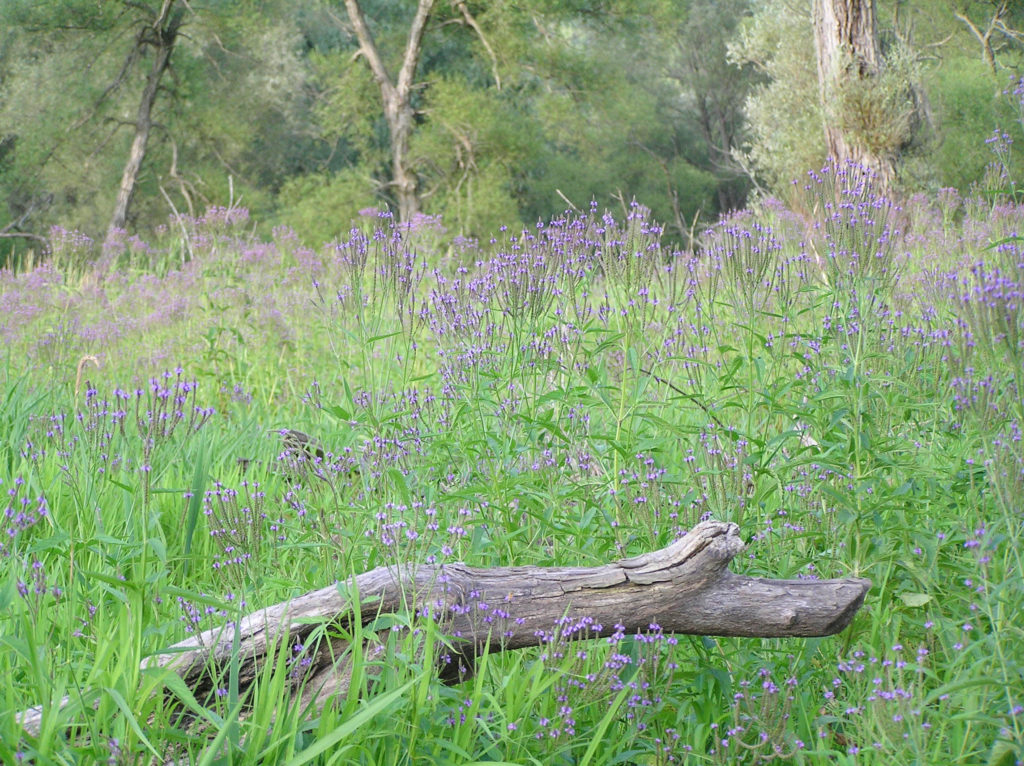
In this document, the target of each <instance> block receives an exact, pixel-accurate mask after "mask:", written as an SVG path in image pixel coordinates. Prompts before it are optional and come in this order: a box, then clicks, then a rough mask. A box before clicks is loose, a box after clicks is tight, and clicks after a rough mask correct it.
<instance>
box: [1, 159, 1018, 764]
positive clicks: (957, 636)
mask: <svg viewBox="0 0 1024 766" xmlns="http://www.w3.org/2000/svg"><path fill="white" fill-rule="evenodd" d="M795 191H796V192H797V193H795V194H794V199H796V198H799V199H801V200H803V202H802V203H801V204H800V205H797V207H798V208H799V210H793V209H790V208H789V207H786V206H784V205H783V204H781V203H779V202H774V201H771V200H769V201H765V202H762V203H760V204H758V205H756V206H754V207H752V208H751V209H749V210H747V211H744V212H741V213H737V214H734V215H732V216H731V217H729V218H727V219H724V220H722V221H721V222H719V223H718V224H716V225H715V226H713V227H711V228H710V229H709V230H708V231H707V232H706V233H705V234H704V235H703V237H702V238H701V240H700V243H701V246H700V247H699V248H697V249H696V250H695V251H692V252H691V251H678V250H674V249H673V248H671V247H670V246H668V245H666V244H665V243H664V241H663V239H664V238H663V236H662V232H661V230H660V229H659V227H658V226H657V225H656V224H655V223H654V222H652V221H651V220H649V218H648V216H647V213H646V211H645V209H644V208H643V207H642V206H639V205H636V204H634V205H633V206H631V207H628V208H626V209H624V210H620V211H616V212H615V213H608V212H604V211H601V210H598V209H597V208H596V207H594V208H593V209H591V210H589V211H573V212H569V213H566V215H565V216H563V217H561V218H558V219H555V220H552V221H549V222H545V223H543V224H537V225H536V226H535V227H532V228H529V229H527V230H519V229H518V228H516V229H508V230H502V231H499V232H496V233H495V235H494V237H493V238H492V239H490V241H482V242H477V241H469V240H461V239H458V238H455V239H454V240H453V239H452V238H450V237H449V236H447V234H446V233H445V232H444V230H443V228H442V227H441V224H440V223H439V222H438V221H437V220H434V219H430V218H424V219H422V220H419V221H417V222H416V223H414V224H413V225H411V226H399V225H397V224H395V223H394V222H393V221H392V219H391V218H390V216H389V215H387V214H386V213H372V214H371V213H370V211H366V214H364V215H363V216H362V217H361V219H360V222H359V224H358V225H357V226H355V227H354V228H353V229H352V231H351V232H350V234H349V236H347V237H345V238H343V239H341V240H339V241H337V242H334V243H332V244H330V245H325V246H324V247H322V248H320V249H318V250H314V249H310V248H307V247H304V246H302V245H301V243H300V241H299V239H298V237H297V236H296V235H295V233H294V232H292V231H290V230H287V229H281V230H276V231H275V232H274V235H273V237H272V238H270V239H268V240H263V239H260V238H259V237H257V236H256V235H255V234H254V233H253V231H254V228H253V226H252V222H251V221H249V218H248V214H247V213H246V211H245V210H244V209H242V208H239V207H234V206H233V207H229V208H219V209H211V210H208V211H207V213H206V214H205V215H204V216H203V217H201V218H199V219H188V218H176V219H174V220H172V221H171V222H170V223H169V224H168V227H167V228H166V230H164V231H163V232H161V233H160V237H159V238H158V239H157V240H156V241H154V242H152V243H147V242H144V241H142V240H140V239H138V238H133V237H124V238H122V239H120V240H118V241H114V242H109V243H107V244H106V245H103V246H101V245H99V244H97V243H94V242H92V241H90V240H89V239H88V238H86V237H84V236H82V235H80V234H78V233H75V232H64V231H60V232H55V233H54V240H55V243H56V244H55V247H54V249H53V252H52V254H51V255H50V257H49V258H48V259H47V260H46V261H45V262H40V263H35V264H23V265H22V267H21V268H18V269H16V270H13V271H12V270H9V271H4V272H0V337H2V340H3V349H4V351H3V359H2V361H0V398H2V407H0V491H2V492H3V493H4V494H3V497H4V502H5V505H6V511H5V515H4V519H3V525H4V528H3V532H4V534H3V536H2V539H0V648H2V651H0V676H2V677H3V678H4V679H5V683H4V685H3V688H2V691H0V761H2V762H3V763H19V762H24V763H36V764H49V763H60V764H71V763H76V764H77V763H111V764H129V763H130V764H134V763H165V762H179V763H202V764H228V763H232V764H247V763H253V764H255V763H264V764H271V763H273V764H276V763H287V764H302V763H320V764H340V763H367V764H399V763H403V764H404V763H502V762H504V763H536V764H617V763H621V764H668V763H678V764H684V763H685V764H703V763H767V762H770V761H778V762H784V763H796V764H817V763H834V764H874V763H877V764H935V763H945V764H977V763H989V764H1000V765H1002V764H1012V763H1020V762H1021V761H1022V760H1024V679H1022V671H1024V635H1022V629H1021V619H1020V616H1019V615H1020V614H1021V612H1022V611H1024V580H1022V574H1021V573H1022V568H1021V543H1022V541H1024V529H1022V520H1024V515H1022V510H1024V509H1022V505H1021V503H1022V497H1024V443H1022V440H1021V428H1022V424H1024V402H1022V394H1021V390H1022V383H1024V380H1022V378H1024V367H1022V362H1024V312H1022V311H1021V309H1020V304H1021V297H1022V288H1024V239H1022V238H1021V237H1020V236H1019V235H1020V234H1021V232H1022V231H1024V206H1022V205H1021V204H1019V203H1018V201H1017V200H1016V199H1014V197H1013V196H1012V195H994V196H993V195H988V196H983V195H978V196H970V197H963V196H961V195H959V194H957V193H956V192H954V191H950V190H947V191H943V192H941V193H939V194H938V195H936V196H933V197H915V198H913V199H910V200H908V201H906V202H904V203H902V204H901V205H895V204H893V203H892V202H891V201H889V200H888V199H886V198H884V197H881V196H879V195H877V194H876V193H875V192H874V190H873V188H872V185H871V183H870V179H869V178H866V177H865V176H864V175H863V174H861V173H858V172H855V171H854V170H853V169H850V168H842V169H838V170H837V169H830V168H825V169H823V170H822V171H821V172H817V173H810V174H808V176H807V177H806V178H805V179H804V180H803V181H801V182H800V183H799V184H798V185H797V187H796V190H795ZM283 429H294V430H298V431H301V432H303V433H306V434H309V435H310V436H312V437H314V438H315V439H316V440H318V442H319V443H320V444H321V445H323V449H322V452H323V455H315V456H314V455H312V454H311V455H310V456H309V457H310V460H309V463H308V464H306V465H303V466H300V468H301V472H300V473H299V474H298V475H297V474H296V472H295V465H294V463H295V458H296V452H295V451H294V450H291V451H289V450H288V449H284V448H283V447H282V440H281V436H280V434H281V432H282V430H283ZM708 518H713V519H718V520H722V521H732V522H735V523H736V524H738V525H739V526H740V529H741V531H742V534H743V537H744V539H745V540H746V541H747V543H748V545H747V549H746V551H745V552H744V553H743V554H742V555H741V556H740V557H739V558H738V559H737V560H736V561H735V562H734V563H733V567H732V568H733V570H734V571H736V572H738V573H742V574H748V575H756V576H765V577H778V578H830V577H846V576H856V577H867V578H870V579H871V580H872V583H873V585H872V588H871V591H870V592H869V594H868V596H867V599H866V600H865V603H864V606H863V608H862V609H861V611H860V612H859V613H858V615H857V616H856V618H855V619H854V622H853V624H852V625H851V626H850V628H849V629H847V630H846V631H844V632H843V633H841V634H840V635H837V636H834V637H829V638H816V639H797V638H790V639H750V638H742V639H741V638H716V637H708V636H684V635H678V636H677V635H669V634H665V633H663V632H662V631H661V630H660V629H659V627H658V626H657V625H655V624H652V625H651V627H650V630H648V631H645V632H643V633H640V634H636V635H629V634H624V633H622V632H621V631H616V632H615V633H614V634H613V635H610V636H607V635H604V636H602V637H600V638H593V639H591V640H584V641H574V642H569V641H568V640H565V637H564V636H563V635H562V634H561V633H560V632H559V626H557V625H553V626H552V630H551V631H550V632H549V633H547V634H545V635H542V636H539V637H538V646H537V647H536V648H535V649H528V650H522V651H513V652H502V653H491V654H488V655H486V656H484V657H482V658H480V660H479V663H478V666H477V668H476V673H475V675H473V677H472V678H470V679H469V680H466V681H464V682H462V683H456V684H452V685H446V684H444V683H442V682H441V681H440V680H438V678H437V674H436V670H435V666H436V660H437V657H438V656H440V655H442V654H443V653H444V652H445V645H446V644H445V641H446V637H445V633H444V627H445V626H444V620H443V619H436V618H431V617H428V616H424V615H423V614H422V613H421V612H419V611H417V609H416V608H415V605H411V606H410V609H409V610H408V611H407V612H405V613H399V614H396V615H382V616H381V617H380V618H378V620H377V621H376V622H374V623H372V624H371V625H370V626H368V628H367V629H366V630H367V634H369V633H370V632H373V633H376V634H377V635H378V636H379V637H380V638H379V640H380V642H381V644H380V645H381V646H382V647H383V648H382V651H381V652H378V653H376V654H373V653H369V652H367V653H363V654H361V653H360V652H359V651H354V652H353V656H352V657H350V658H349V659H350V661H351V662H352V663H353V683H352V685H351V687H350V691H349V692H348V693H347V694H346V695H344V696H343V697H341V698H338V699H335V700H333V701H332V702H331V704H329V705H327V706H325V707H323V708H322V709H320V708H312V707H304V706H303V705H301V704H298V703H297V702H296V701H295V699H294V698H293V697H292V696H291V694H290V689H291V688H292V687H293V686H294V685H301V681H302V666H303V651H304V649H303V647H302V646H299V645H296V646H285V647H279V648H278V652H277V655H276V660H275V661H274V662H272V663H270V664H269V665H268V667H267V668H266V669H265V670H264V672H263V673H262V674H261V675H260V677H259V678H258V679H257V680H256V683H255V684H254V685H253V686H252V687H251V688H249V689H248V690H247V691H244V692H243V691H240V690H239V689H240V687H239V683H238V679H237V677H236V675H237V665H235V666H233V667H235V672H232V671H231V669H230V668H229V671H228V672H227V673H226V674H225V676H224V678H223V679H222V686H220V687H219V688H218V689H217V690H216V693H215V694H213V695H211V696H210V697H209V698H206V697H196V696H193V695H192V693H191V691H190V690H188V689H187V688H184V686H183V685H182V684H181V683H180V682H176V680H175V678H176V677H173V676H172V675H170V674H167V673H162V672H160V671H156V670H152V669H147V670H140V663H141V662H142V661H143V660H144V659H145V658H146V657H149V656H151V655H154V654H157V653H160V652H161V651H163V650H165V649H166V648H167V647H168V646H170V645H172V644H174V643H175V642H177V641H180V640H182V639H183V638H186V637H187V636H189V635H194V634H196V633H197V632H198V631H201V630H204V629H206V628H209V627H213V626H216V625H222V624H230V622H231V621H232V620H234V619H237V618H238V617H239V616H240V615H242V614H245V613H247V612H249V611H252V610H253V609H256V608H257V607H260V606H263V605H269V604H276V603H278V602H281V601H284V600H286V599H288V598H289V597H293V596H295V595H298V594H301V593H304V592H306V591H309V590H313V589H316V588H322V587H324V586H328V585H330V584H332V583H334V582H338V581H341V580H345V579H346V578H348V577H349V576H351V575H353V574H357V573H360V572H364V571H366V570H368V569H371V568H373V567H377V566H382V565H388V564H394V563H399V562H402V563H409V562H411V563H429V564H444V563H446V562H454V561H462V562H466V563H468V564H471V565H474V566H499V565H524V564H537V565H587V566H592V565H597V564H603V563H605V562H608V561H612V560H616V559H618V558H621V557H624V556H633V555H637V554H640V553H644V552H647V551H652V550H655V549H657V548H660V547H662V546H664V545H666V544H668V543H670V542H672V541H673V540H676V539H678V538H679V537H681V536H683V535H684V534H685V533H686V531H687V530H688V529H690V528H692V527H693V526H694V525H695V524H697V523H698V522H699V521H700V520H702V519H708ZM574 638H579V636H574ZM65 697H66V698H67V699H68V701H69V702H68V704H60V703H61V700H63V699H64V698H65ZM34 706H41V711H42V724H41V728H40V731H39V732H38V734H30V733H26V732H24V731H22V729H21V728H20V726H19V725H18V719H17V713H18V712H19V711H23V710H26V709H28V708H31V707H34ZM183 709H185V710H188V711H189V719H188V723H187V724H186V723H184V722H183V718H182V715H181V711H182V710H183Z"/></svg>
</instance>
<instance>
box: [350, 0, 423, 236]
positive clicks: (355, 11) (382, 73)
mask: <svg viewBox="0 0 1024 766" xmlns="http://www.w3.org/2000/svg"><path fill="white" fill-rule="evenodd" d="M433 5H434V0H419V2H418V4H417V7H416V15H415V16H414V17H413V20H412V25H411V26H410V28H409V39H408V41H407V42H406V46H405V55H404V56H403V58H402V66H401V69H399V72H398V79H397V80H396V81H392V79H391V76H390V75H389V74H388V72H387V69H386V68H385V66H384V61H383V59H382V58H381V56H380V51H379V50H378V49H377V44H376V43H375V42H374V40H373V35H372V34H371V33H370V28H369V26H368V25H367V23H366V17H365V16H364V15H363V9H362V8H361V7H360V6H359V0H345V10H346V11H348V17H349V20H350V21H351V22H352V26H353V28H354V29H355V33H356V39H357V40H358V41H359V52H360V53H361V54H362V56H363V57H364V58H365V59H366V63H367V65H368V66H369V67H370V71H371V72H372V73H373V79H374V80H376V82H377V85H378V86H379V87H380V96H381V102H382V103H383V105H384V118H385V119H386V120H387V123H388V132H389V133H390V141H391V186H392V187H394V194H395V201H396V202H398V220H399V221H400V222H402V223H408V222H409V221H411V220H412V219H413V217H415V216H416V215H417V214H418V213H419V212H420V197H419V189H418V185H419V184H418V179H417V177H416V171H414V170H413V169H412V166H411V164H410V162H409V139H410V138H411V137H412V130H413V126H414V121H413V118H414V113H413V108H412V87H413V82H414V80H415V78H416V67H417V66H418V65H419V61H420V56H421V54H422V51H423V32H424V31H425V30H426V27H427V20H428V19H429V18H430V12H431V10H432V8H433Z"/></svg>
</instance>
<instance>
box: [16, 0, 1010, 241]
mask: <svg viewBox="0 0 1024 766" xmlns="http://www.w3.org/2000/svg"><path fill="white" fill-rule="evenodd" d="M827 5H829V3H828V2H826V1H825V0H817V6H815V3H812V2H811V1H810V0H728V1H727V2H712V0H641V1H640V2H627V1H626V0H600V1H599V2H588V3H582V2H579V1H578V0H559V1H558V2H540V0H527V1H526V2H517V3H485V2H481V1H480V0H476V1H474V0H448V1H447V2H435V1H428V0H418V1H414V0H405V1H404V2H390V1H387V2H386V1H385V0H295V2H287V3H286V2H281V0H265V1H264V2H260V3H252V2H242V1H241V0H190V1H189V2H183V1H182V0H152V2H149V3H145V2H128V0H123V1H121V0H119V1H117V2H109V3H96V2H92V1H91V0H60V1H59V2H53V3H45V4H40V3H34V2H30V0H9V2H5V3H4V4H3V6H2V8H0V201H2V204H0V235H2V237H0V253H5V254H6V253H8V252H9V251H10V249H11V248H12V247H23V246H24V245H26V244H27V245H28V246H32V247H38V246H39V243H40V242H42V241H44V240H45V239H46V237H48V236H49V230H50V227H51V226H52V225H55V224H59V225H61V226H64V227H66V228H73V229H78V230H80V231H82V232H84V233H85V234H87V235H89V236H91V237H94V238H101V237H103V236H104V235H105V233H107V232H108V231H113V230H115V229H120V228H123V229H125V230H127V232H128V233H129V234H135V233H138V234H140V235H145V234H146V233H147V232H152V231H154V230H155V229H156V228H157V227H159V226H161V225H165V224H166V223H167V220H168V216H169V215H174V214H186V215H193V216H195V215H199V214H201V213H202V211H203V210H205V209H206V207H208V206H211V205H229V204H238V203H241V204H242V205H245V206H246V207H248V208H249V209H250V211H251V212H252V214H253V219H254V220H256V221H259V222H261V225H265V226H267V227H268V229H269V228H270V227H273V226H280V225H286V226H289V227H292V228H294V229H295V230H296V231H297V232H299V235H300V236H301V237H303V238H304V239H306V240H307V241H308V242H309V243H310V244H313V245H317V244H319V243H320V242H322V241H327V240H330V239H332V238H334V237H336V236H338V235H339V234H340V233H341V232H344V231H347V230H348V228H349V227H350V226H351V225H352V222H353V220H357V219H358V217H359V216H360V214H363V215H365V214H368V213H369V212H370V211H377V210H382V209H384V208H385V207H388V208H391V209H393V210H395V212H396V215H400V216H401V217H402V218H403V219H408V218H411V217H413V216H416V215H419V214H425V215H428V216H433V217H436V218H437V220H438V221H439V222H440V223H441V224H442V225H443V226H444V227H445V228H446V231H447V232H448V233H449V235H451V236H456V235H460V236H468V237H474V236H476V237H480V236H485V235H488V234H489V233H490V232H491V231H493V230H494V229H495V228H496V227H497V226H499V225H500V224H514V223H516V222H517V221H518V222H522V223H531V222H534V221H537V220H540V219H546V218H550V217H551V216H552V215H555V214H557V213H559V212H561V211H562V210H564V209H566V208H567V207H570V206H575V207H581V208H582V207H584V206H586V205H588V204H589V203H590V201H591V200H596V201H597V202H598V204H599V205H601V206H618V205H620V204H628V202H629V200H631V199H633V198H635V199H637V200H639V201H640V202H641V203H643V204H644V205H646V206H648V207H649V208H650V209H651V210H652V211H653V215H654V217H655V218H657V219H659V220H661V221H662V222H664V223H665V224H666V227H667V231H668V233H669V235H670V236H673V237H675V238H678V239H680V240H685V239H686V237H687V236H688V234H689V232H690V231H691V230H693V229H694V228H695V225H696V226H700V225H702V224H703V223H706V222H708V221H711V220H713V219H714V218H716V217H717V216H718V215H719V214H721V213H723V212H727V211H729V210H732V209H735V208H737V207H740V206H742V205H743V204H745V203H746V201H747V199H748V195H749V194H750V193H751V192H752V191H756V192H757V193H774V194H784V193H785V189H786V188H787V184H788V182H789V181H790V180H791V179H792V178H794V177H796V176H798V175H800V174H801V173H803V172H804V171H806V170H808V169H810V168H812V167H815V166H816V165H819V164H820V163H821V162H822V161H824V159H825V157H826V153H827V151H828V147H827V145H826V136H827V135H831V134H828V133H827V132H826V131H824V130H823V124H824V123H826V122H828V121H831V122H833V123H835V124H845V125H847V127H848V128H849V126H850V125H853V124H854V123H855V122H856V121H855V120H854V121H852V122H851V120H852V118H851V116H850V115H851V114H852V113H853V111H854V110H855V109H857V108H862V112H863V111H864V108H865V105H874V106H872V108H876V107H877V108H878V109H880V110H882V112H884V115H883V116H884V118H885V119H881V118H878V119H874V118H875V117H878V115H873V116H872V118H873V119H874V121H872V120H870V119H869V120H866V121H864V120H861V123H862V124H861V123H858V124H857V125H854V127H855V128H856V129H857V130H860V131H861V133H860V134H857V137H855V139H851V140H855V142H857V143H858V145H861V146H877V147H883V149H884V152H885V154H886V157H887V158H888V159H889V160H891V161H892V162H893V165H894V167H895V168H896V171H895V172H896V175H897V181H896V183H897V184H898V185H900V186H901V188H903V189H904V190H906V191H917V190H924V189H929V188H939V187H944V186H955V187H959V188H961V189H964V190H966V189H967V188H969V187H970V185H971V184H972V183H976V182H978V181H979V180H980V179H981V177H982V175H983V174H984V172H985V168H986V165H987V164H988V163H989V162H990V161H991V153H990V152H989V151H988V150H987V149H986V148H985V143H984V142H985V138H986V137H989V136H990V135H991V134H992V131H993V130H994V129H996V128H1000V127H1004V126H1005V127H1006V128H1007V129H1008V128H1009V126H1010V125H1011V123H1012V120H1011V119H1010V117H1012V110H1013V109H1015V108H1019V98H1018V99H1017V100H1016V101H1014V100H1013V99H1012V98H1007V97H1006V95H1005V94H1004V93H1003V91H1004V90H1006V89H1007V87H1008V83H1009V82H1010V80H1011V77H1013V76H1014V75H1016V74H1017V73H1018V70H1019V67H1020V66H1021V65H1022V63H1024V56H1022V53H1024V43H1022V41H1024V32H1022V31H1021V30H1022V29H1024V17H1022V16H1021V13H1020V11H1019V10H1018V9H1017V7H1016V4H1012V3H1009V4H1008V3H1006V2H1003V1H1002V0H985V1H981V0H977V1H976V0H972V1H971V2H967V1H966V0H958V2H956V3H952V4H950V3H945V2H937V0H890V1H889V2H883V3H879V4H876V5H877V8H876V18H875V19H874V25H875V28H876V35H877V39H876V42H877V51H875V53H876V54H877V57H878V58H877V66H876V65H874V64H873V66H876V68H875V70H873V71H874V75H873V79H872V80H871V81H870V83H869V84H867V85H864V86H863V87H862V88H860V89H859V90H856V92H854V90H852V89H850V88H844V89H843V92H842V99H837V98H831V97H830V96H829V95H828V94H829V93H832V91H833V90H834V89H830V87H825V86H823V85H822V82H821V81H819V76H818V71H817V70H816V66H817V64H818V62H817V61H816V58H815V55H816V54H815V44H814V40H815V32H814V24H813V21H814V18H815V13H813V12H812V11H813V10H814V7H818V8H819V9H820V8H822V7H825V6H827ZM818 16H821V14H820V13H818ZM819 47H820V46H819ZM836 92H838V91H836ZM389 94H390V95H389ZM822 94H824V101H823V100H822V98H823V96H822ZM833 95H834V93H833ZM389 99H390V100H389ZM837 110H839V111H837ZM897 112H898V114H897ZM861 116H862V117H863V115H861ZM858 119H859V118H858ZM844 121H845V122H844ZM858 125H859V127H858ZM885 131H888V132H887V133H885V134H884V135H883V132H885ZM850 135H853V134H850V133H849V132H848V133H847V137H848V138H849V136H850ZM1010 151H1011V152H1013V151H1016V149H1011V150H1010ZM887 161H888V160H887Z"/></svg>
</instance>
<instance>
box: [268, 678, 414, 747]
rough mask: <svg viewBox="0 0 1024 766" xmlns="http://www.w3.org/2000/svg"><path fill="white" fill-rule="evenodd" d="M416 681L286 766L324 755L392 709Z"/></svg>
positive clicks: (385, 696) (378, 700)
mask: <svg viewBox="0 0 1024 766" xmlns="http://www.w3.org/2000/svg"><path fill="white" fill-rule="evenodd" d="M415 680H416V679H412V680H411V681H408V682H406V683H404V684H402V685H401V686H400V687H398V688H397V689H395V690H394V691H391V692H388V693H387V694H383V695H381V696H380V697H377V698H376V699H375V700H373V701H372V702H370V703H369V704H367V705H366V706H365V707H364V708H363V709H362V710H360V711H359V712H358V713H356V714H355V715H354V716H352V717H351V718H349V719H348V720H347V721H345V723H343V724H342V725H341V726H339V727H338V728H337V729H335V730H334V731H332V732H331V733H330V734H328V735H326V736H324V737H321V738H320V739H318V740H317V741H316V742H315V743H313V745H311V746H310V747H307V748H306V749H305V750H303V751H302V752H301V753H299V754H298V755H296V756H295V757H294V758H292V759H291V760H290V761H288V762H287V764H286V766H301V765H302V764H304V763H309V762H310V761H312V760H313V759H315V758H317V757H318V756H320V755H323V754H324V753H326V752H327V751H328V750H330V749H331V748H333V747H334V746H335V745H337V744H338V743H339V742H341V741H342V740H344V739H345V738H346V737H348V736H349V735H351V734H352V733H354V732H355V731H357V730H358V729H359V728H360V727H362V726H364V725H366V724H367V723H369V722H371V721H372V720H373V719H374V718H376V717H377V716H379V715H382V714H383V713H384V712H385V711H387V709H388V708H390V707H391V706H392V705H393V704H394V703H395V702H396V701H397V700H398V699H399V698H401V697H402V695H404V694H405V693H406V692H407V691H408V690H409V687H411V686H412V685H413V683H414V682H415Z"/></svg>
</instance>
